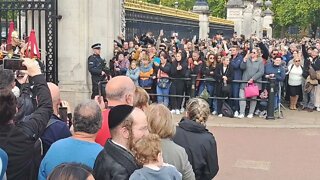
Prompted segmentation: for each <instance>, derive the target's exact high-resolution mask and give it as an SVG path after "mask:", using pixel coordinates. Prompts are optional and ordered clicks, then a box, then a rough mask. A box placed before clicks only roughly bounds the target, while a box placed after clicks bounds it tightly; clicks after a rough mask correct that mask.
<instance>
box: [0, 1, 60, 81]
mask: <svg viewBox="0 0 320 180" xmlns="http://www.w3.org/2000/svg"><path fill="white" fill-rule="evenodd" d="M57 1H58V0H19V1H17V0H0V31H1V36H2V37H8V31H9V24H10V22H14V25H15V30H16V31H18V33H19V38H20V39H24V38H25V37H27V36H28V35H29V34H30V31H31V30H32V29H34V30H35V33H36V38H37V42H38V47H39V49H40V51H41V60H42V61H43V62H44V63H45V66H46V68H45V73H46V78H47V81H50V82H54V83H58V59H57V58H58V51H57V50H58V42H57V41H58V34H57V19H60V18H61V16H57Z"/></svg>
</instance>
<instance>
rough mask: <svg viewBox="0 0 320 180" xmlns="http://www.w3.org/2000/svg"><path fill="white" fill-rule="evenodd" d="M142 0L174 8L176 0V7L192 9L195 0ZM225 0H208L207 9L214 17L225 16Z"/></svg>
mask: <svg viewBox="0 0 320 180" xmlns="http://www.w3.org/2000/svg"><path fill="white" fill-rule="evenodd" d="M143 1H144V2H148V3H153V4H160V1H161V5H163V6H168V7H172V8H174V7H175V6H174V4H175V2H178V3H179V5H178V9H182V10H186V11H192V8H193V6H194V4H195V2H196V0H143ZM225 1H226V0H208V5H209V9H210V12H211V15H212V16H214V17H221V18H225V17H226V10H225V4H226V2H225Z"/></svg>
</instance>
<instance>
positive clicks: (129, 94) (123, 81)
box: [96, 76, 136, 146]
mask: <svg viewBox="0 0 320 180" xmlns="http://www.w3.org/2000/svg"><path fill="white" fill-rule="evenodd" d="M135 90H136V86H135V85H134V83H133V81H132V80H131V79H130V78H129V77H127V76H116V77H114V78H112V79H111V80H110V81H109V82H108V84H107V85H106V98H107V100H108V107H107V108H106V109H104V110H103V112H102V117H103V121H102V127H101V129H100V130H99V132H98V134H97V137H96V142H97V143H99V144H101V146H104V144H105V143H106V141H107V139H109V138H110V137H111V135H110V130H109V125H108V115H109V111H110V109H111V108H112V107H114V106H118V105H130V106H132V105H133V95H134V92H135Z"/></svg>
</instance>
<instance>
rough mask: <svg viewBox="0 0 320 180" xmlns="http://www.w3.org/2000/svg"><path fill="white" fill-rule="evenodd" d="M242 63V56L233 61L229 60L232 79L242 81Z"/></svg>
mask: <svg viewBox="0 0 320 180" xmlns="http://www.w3.org/2000/svg"><path fill="white" fill-rule="evenodd" d="M242 61H243V56H242V55H241V54H238V55H237V56H236V57H235V58H234V59H232V60H231V62H230V65H231V67H232V68H233V79H234V80H241V79H242V70H241V69H240V64H241V62H242Z"/></svg>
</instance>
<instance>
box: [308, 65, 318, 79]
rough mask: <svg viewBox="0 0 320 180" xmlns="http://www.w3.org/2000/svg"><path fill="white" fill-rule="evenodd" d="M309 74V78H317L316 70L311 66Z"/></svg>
mask: <svg viewBox="0 0 320 180" xmlns="http://www.w3.org/2000/svg"><path fill="white" fill-rule="evenodd" d="M309 75H310V79H311V80H314V79H317V72H316V71H315V70H314V69H313V67H312V66H310V67H309Z"/></svg>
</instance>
